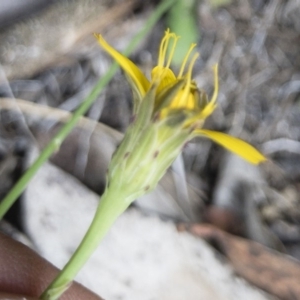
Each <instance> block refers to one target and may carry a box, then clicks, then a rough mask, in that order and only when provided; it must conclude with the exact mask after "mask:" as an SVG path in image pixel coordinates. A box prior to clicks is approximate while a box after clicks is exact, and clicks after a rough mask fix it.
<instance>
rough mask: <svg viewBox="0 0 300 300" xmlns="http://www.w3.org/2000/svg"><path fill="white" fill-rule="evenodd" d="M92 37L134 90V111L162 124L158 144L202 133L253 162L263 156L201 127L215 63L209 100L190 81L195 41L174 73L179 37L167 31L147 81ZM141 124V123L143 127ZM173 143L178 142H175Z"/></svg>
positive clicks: (207, 112)
mask: <svg viewBox="0 0 300 300" xmlns="http://www.w3.org/2000/svg"><path fill="white" fill-rule="evenodd" d="M95 36H96V38H97V40H98V42H99V44H100V45H101V46H102V48H103V49H104V50H105V51H106V52H107V53H108V54H109V55H110V56H111V57H112V58H114V59H115V60H116V61H117V63H118V64H119V65H120V66H121V68H122V69H123V70H124V72H125V74H126V76H127V78H128V81H129V83H130V85H131V87H132V90H133V93H134V100H135V105H134V114H135V115H137V114H142V113H143V114H145V116H146V115H147V118H146V117H145V119H144V120H145V123H147V122H150V123H151V122H152V124H154V123H155V122H160V123H159V124H163V126H161V127H159V129H158V130H157V133H156V138H157V139H158V141H159V142H160V143H165V142H166V141H167V140H168V139H170V135H174V134H175V135H176V134H179V135H180V134H183V133H184V134H186V136H185V138H183V139H182V140H181V142H183V141H187V140H190V139H192V138H194V137H196V136H202V137H207V138H210V139H211V140H213V141H214V142H216V143H218V144H220V145H222V146H223V147H224V148H226V149H228V150H230V151H232V152H233V153H235V154H238V155H239V156H241V157H242V158H244V159H246V160H247V161H249V162H251V163H253V164H258V163H260V162H262V161H264V160H265V159H266V158H265V157H264V156H263V155H262V154H261V153H260V152H258V151H257V150H256V149H255V148H253V147H252V146H251V145H249V144H248V143H246V142H244V141H242V140H240V139H237V138H235V137H232V136H229V135H227V134H225V133H220V132H214V131H210V130H205V129H201V127H202V126H203V123H204V121H205V119H206V118H207V117H208V116H209V115H210V114H211V113H212V112H213V111H214V109H215V107H216V100H217V95H218V67H217V65H216V66H215V67H214V78H215V79H214V84H215V88H214V93H213V96H212V98H211V100H210V101H208V100H207V99H208V98H207V95H206V93H205V92H203V91H200V90H199V89H198V88H197V86H196V83H195V82H194V81H193V80H192V70H193V66H194V64H195V61H196V59H197V57H198V56H199V54H198V53H195V54H193V55H192V52H193V49H194V48H195V46H196V44H192V45H191V46H190V48H189V51H188V52H187V54H186V56H185V58H184V60H183V62H182V65H181V68H180V70H179V72H178V74H177V75H175V74H174V72H173V71H172V70H171V68H170V65H171V62H172V56H173V53H174V51H175V48H176V43H177V41H178V39H179V37H178V36H176V35H175V34H174V33H171V32H170V31H169V30H167V31H166V32H165V35H164V37H163V39H162V42H161V44H160V48H159V57H158V64H157V66H155V67H154V68H153V69H152V72H151V80H148V79H147V77H146V76H145V75H144V74H143V72H142V71H141V70H140V69H139V68H138V67H137V66H136V65H135V64H134V63H133V62H132V61H131V60H129V59H128V58H126V57H125V56H123V55H122V54H120V53H119V52H118V51H116V50H115V49H114V48H113V47H111V46H110V45H109V44H108V43H107V42H106V41H105V40H104V39H103V37H102V36H101V35H98V34H95ZM168 49H169V50H170V51H169V52H168ZM167 53H169V54H167ZM190 57H191V59H190V61H189V58H190ZM188 61H189V63H188ZM143 102H149V104H147V105H146V104H144V103H143ZM144 106H145V107H144ZM141 107H144V108H141ZM150 123H149V124H150ZM147 124H148V123H147ZM145 126H146V125H143V129H145ZM128 143H129V142H128ZM150 144H151V142H149V145H148V144H147V145H148V146H150ZM176 146H179V145H177V144H176ZM169 151H171V149H169ZM141 159H142V158H141ZM170 160H171V159H170Z"/></svg>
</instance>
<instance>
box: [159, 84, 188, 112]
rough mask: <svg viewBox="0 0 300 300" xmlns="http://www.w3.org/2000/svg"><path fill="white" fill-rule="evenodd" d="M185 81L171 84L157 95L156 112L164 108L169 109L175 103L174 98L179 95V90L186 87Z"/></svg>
mask: <svg viewBox="0 0 300 300" xmlns="http://www.w3.org/2000/svg"><path fill="white" fill-rule="evenodd" d="M184 83H185V80H184V79H180V80H178V81H176V82H175V83H172V84H170V85H169V86H167V87H165V88H164V89H163V90H162V91H160V92H159V93H158V94H157V95H156V99H155V112H156V111H160V110H161V109H163V108H164V107H168V106H169V105H170V104H171V102H172V101H173V99H174V97H175V96H176V95H177V93H178V92H179V90H181V89H182V88H183V86H184Z"/></svg>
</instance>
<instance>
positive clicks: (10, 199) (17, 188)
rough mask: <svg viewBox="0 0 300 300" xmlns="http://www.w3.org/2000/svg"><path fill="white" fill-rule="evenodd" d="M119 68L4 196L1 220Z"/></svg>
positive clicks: (101, 80) (105, 80)
mask: <svg viewBox="0 0 300 300" xmlns="http://www.w3.org/2000/svg"><path fill="white" fill-rule="evenodd" d="M116 70H117V65H116V64H113V65H112V66H111V67H110V69H109V70H108V71H107V73H106V74H105V75H104V76H103V77H102V78H101V79H100V80H99V82H98V83H97V85H96V86H95V88H94V89H93V90H92V92H91V93H90V95H89V96H88V97H87V98H86V99H85V100H84V101H83V103H82V104H81V105H80V106H79V108H78V109H77V110H76V111H75V112H74V114H73V115H72V117H71V119H70V120H69V121H68V122H67V123H66V124H65V125H64V126H63V127H62V129H61V130H60V131H59V132H58V133H57V134H56V135H55V137H54V138H53V139H52V140H51V141H50V143H49V144H48V145H47V146H46V147H45V148H44V150H43V151H42V152H41V154H40V155H39V157H38V158H37V159H36V161H35V162H34V163H33V164H32V165H31V167H30V168H29V169H28V170H27V171H26V172H25V173H24V175H23V176H22V177H21V178H20V180H19V181H18V182H17V183H16V184H15V185H14V187H13V188H12V189H11V190H10V192H9V193H8V194H7V195H6V196H5V197H4V199H3V200H2V202H1V204H0V220H1V219H2V218H3V216H4V215H5V214H6V212H7V211H8V210H9V208H10V207H11V206H12V205H13V204H14V202H15V200H16V199H17V198H18V197H19V196H20V195H21V193H22V192H23V191H24V190H25V188H26V186H27V184H28V182H29V181H30V180H31V178H32V177H33V176H34V175H35V174H36V172H37V171H38V170H39V168H40V167H41V166H42V165H43V164H44V162H45V161H46V160H47V159H48V158H49V157H50V156H51V155H52V154H53V152H55V151H57V150H58V149H59V148H60V146H61V144H62V142H63V141H64V139H65V138H66V137H67V135H68V134H69V133H70V132H71V130H72V129H73V127H74V126H75V125H76V123H77V122H78V121H79V119H80V118H81V116H83V115H84V114H85V113H86V112H87V110H88V109H89V108H90V106H91V105H92V104H93V103H94V101H95V100H96V99H97V96H98V95H99V93H100V92H101V91H102V90H103V88H104V87H105V86H106V85H107V84H108V82H109V81H110V80H111V79H112V77H113V76H114V74H115V72H116Z"/></svg>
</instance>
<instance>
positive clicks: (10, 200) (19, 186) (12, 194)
mask: <svg viewBox="0 0 300 300" xmlns="http://www.w3.org/2000/svg"><path fill="white" fill-rule="evenodd" d="M174 1H176V0H165V1H162V3H161V4H160V5H159V6H158V7H157V8H156V10H155V11H154V12H153V14H152V15H151V16H150V18H149V19H148V20H147V22H146V24H145V26H144V28H143V29H142V30H141V31H140V32H139V33H138V34H137V35H136V36H135V37H134V38H133V39H132V41H131V43H130V44H129V45H128V47H127V48H126V50H125V51H124V55H129V54H130V53H131V52H132V51H133V50H134V48H135V47H136V46H137V45H138V43H139V42H140V41H141V40H142V38H143V37H144V36H145V35H146V34H147V33H148V32H149V31H150V30H151V29H152V27H153V26H154V24H155V23H156V22H157V21H158V20H159V19H160V17H161V16H162V15H163V14H164V13H165V12H166V11H167V10H168V9H169V8H170V7H171V5H172V4H173V3H174ZM116 70H117V65H116V64H113V65H112V66H111V68H110V69H109V70H108V72H107V73H106V74H105V75H104V76H103V77H102V78H101V79H100V80H99V81H98V83H97V84H96V86H95V88H94V89H93V90H92V92H91V93H90V95H89V96H88V97H87V98H86V99H85V100H84V101H83V103H82V104H81V105H80V106H79V108H78V109H77V110H76V111H75V113H74V114H73V116H72V118H71V119H70V120H69V121H68V122H67V123H66V124H65V125H64V126H63V127H62V129H61V130H60V131H59V132H58V133H57V134H56V135H55V137H54V138H53V139H52V140H51V141H50V143H49V144H48V145H47V146H46V147H45V148H44V150H43V151H42V152H41V154H40V156H39V157H38V158H37V159H36V161H35V162H34V163H33V164H32V166H31V167H30V168H29V169H28V170H27V171H26V172H25V173H24V174H23V176H22V177H21V178H20V179H19V181H18V182H17V183H16V184H15V185H14V187H13V188H12V189H11V190H10V191H9V193H8V194H7V195H6V196H5V197H4V199H3V200H2V201H1V203H0V220H1V219H2V218H3V216H4V215H5V214H6V213H7V211H8V210H9V209H10V207H11V206H12V205H13V204H14V202H15V201H16V200H17V198H18V197H19V196H20V195H21V193H22V192H23V191H24V190H25V188H26V186H27V184H28V183H29V181H30V180H31V179H32V177H33V176H34V175H35V174H36V172H37V171H38V170H39V168H40V167H41V166H42V165H43V164H44V163H45V162H46V161H47V160H48V159H49V157H50V156H51V155H52V154H53V153H54V152H55V151H57V150H58V149H59V148H60V145H61V144H62V142H63V141H64V139H65V138H66V137H67V135H68V134H69V133H70V132H71V130H72V129H73V128H74V126H75V125H76V124H77V122H78V121H79V119H80V118H81V116H83V115H84V114H85V113H86V112H87V111H88V109H89V108H90V107H91V105H92V104H93V103H94V101H95V100H96V99H97V97H98V95H99V93H100V92H101V91H102V90H103V88H104V87H105V86H106V85H107V84H108V83H109V81H110V80H111V79H112V77H113V75H114V74H115V72H116Z"/></svg>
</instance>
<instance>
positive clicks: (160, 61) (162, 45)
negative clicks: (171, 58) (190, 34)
mask: <svg viewBox="0 0 300 300" xmlns="http://www.w3.org/2000/svg"><path fill="white" fill-rule="evenodd" d="M170 35H171V34H170V29H169V28H168V29H167V30H166V31H165V36H164V37H163V39H162V41H161V43H160V46H159V55H158V64H157V65H158V66H160V67H163V66H164V62H165V55H166V54H165V52H166V51H165V49H166V46H168V40H169V39H170ZM166 44H167V45H166Z"/></svg>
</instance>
